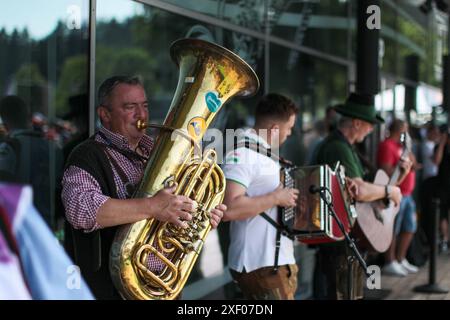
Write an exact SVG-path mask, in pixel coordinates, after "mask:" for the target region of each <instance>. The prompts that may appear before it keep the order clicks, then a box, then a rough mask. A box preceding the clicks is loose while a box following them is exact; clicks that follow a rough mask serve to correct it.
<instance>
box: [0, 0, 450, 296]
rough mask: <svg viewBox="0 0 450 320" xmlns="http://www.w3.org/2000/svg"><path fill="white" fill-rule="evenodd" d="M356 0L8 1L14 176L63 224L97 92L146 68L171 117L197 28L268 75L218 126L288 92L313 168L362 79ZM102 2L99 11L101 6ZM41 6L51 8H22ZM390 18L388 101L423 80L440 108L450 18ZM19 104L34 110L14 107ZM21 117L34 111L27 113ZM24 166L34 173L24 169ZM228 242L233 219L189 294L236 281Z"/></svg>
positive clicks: (6, 128) (162, 112)
mask: <svg viewBox="0 0 450 320" xmlns="http://www.w3.org/2000/svg"><path fill="white" fill-rule="evenodd" d="M356 5H357V0H320V1H319V0H316V1H313V0H309V1H306V0H305V1H304V0H202V1H198V0H183V1H179V0H166V1H162V0H138V1H131V0H71V1H68V0H59V1H33V2H30V1H23V0H22V1H20V0H19V1H14V2H9V3H8V5H5V4H2V5H0V6H1V8H2V10H0V97H1V98H2V106H1V108H2V110H3V109H5V112H6V113H4V114H3V113H2V114H1V118H2V127H1V136H2V139H3V140H2V141H4V140H5V139H9V138H10V137H11V138H14V139H15V140H14V141H15V142H17V143H18V144H21V145H22V146H21V149H20V152H19V153H18V154H17V150H16V153H14V154H13V155H11V150H9V149H11V148H9V149H8V147H5V144H4V143H3V144H1V145H0V146H2V149H0V154H1V155H2V157H3V158H1V159H0V165H1V166H2V168H1V174H2V179H4V180H8V179H9V180H15V179H16V178H18V177H20V181H21V182H26V183H31V184H32V186H33V187H34V192H35V199H36V201H38V202H39V203H37V206H38V208H39V209H40V211H41V213H42V214H43V215H44V216H45V218H46V220H47V222H48V223H49V225H50V226H51V227H52V228H53V229H54V230H55V231H59V230H61V226H60V221H61V217H62V214H63V213H62V209H61V204H60V201H59V198H60V190H59V182H60V179H61V173H62V168H63V163H64V160H65V158H66V157H67V155H68V153H69V152H70V151H71V150H72V149H73V147H74V146H75V145H76V144H77V143H79V142H80V141H82V140H83V139H85V138H86V137H87V136H88V133H89V132H91V133H92V132H94V130H95V129H96V127H97V126H98V121H97V119H96V118H95V103H96V101H95V98H94V97H95V95H96V89H97V88H98V86H99V84H100V83H101V82H102V81H103V80H104V79H106V78H107V77H109V76H112V75H117V74H129V75H140V76H141V77H142V79H143V81H144V84H145V89H146V92H147V95H148V98H149V102H150V121H151V122H154V123H162V121H163V120H164V118H165V116H166V114H167V110H168V107H169V105H170V102H171V100H172V97H173V95H174V92H175V88H176V85H177V81H178V68H177V66H176V65H175V64H174V63H173V62H172V61H171V58H170V54H169V48H170V45H171V43H172V42H173V41H175V40H177V39H179V38H185V37H191V38H200V39H204V40H208V41H211V42H214V43H217V44H220V45H222V46H224V47H226V48H228V49H230V50H232V51H234V52H235V53H237V54H238V55H239V56H241V57H242V58H243V59H244V60H246V61H247V62H248V63H249V64H250V65H251V66H252V67H253V68H254V70H255V71H256V73H257V74H258V76H259V78H260V81H261V89H260V91H259V92H258V94H257V95H256V96H255V97H253V98H249V99H234V100H232V101H231V102H230V103H229V104H228V105H227V106H226V107H225V108H224V109H223V110H222V111H221V113H220V114H219V115H218V117H217V119H216V121H215V122H214V124H213V125H212V126H213V127H215V128H219V129H220V130H224V129H225V128H238V127H242V126H247V125H252V123H253V110H254V107H255V105H256V102H257V100H258V98H259V97H260V96H262V95H263V94H265V93H268V92H278V93H282V94H285V95H287V96H289V97H290V98H292V99H293V100H294V101H295V102H296V103H297V104H298V105H299V106H300V111H299V114H298V121H297V123H296V127H295V130H294V134H293V135H292V136H291V137H290V139H289V140H288V141H287V143H286V146H285V148H284V150H282V151H283V153H284V154H285V155H286V156H287V157H288V158H290V159H292V160H293V161H294V162H295V163H296V164H298V165H303V164H305V163H306V155H307V153H308V147H309V145H310V143H311V141H313V140H314V137H315V136H316V135H317V134H316V132H315V130H316V125H317V121H318V120H320V119H322V118H323V117H324V115H325V110H326V108H327V107H328V106H330V105H333V104H335V103H339V102H342V101H343V100H344V99H345V97H346V96H347V94H348V92H349V91H350V90H351V88H352V87H353V86H354V78H355V75H354V71H355V61H356V59H355V52H356V43H355V39H356V29H355V28H356ZM92 6H95V10H90V8H91V7H92ZM33 10H36V12H37V11H38V10H39V12H40V14H38V15H32V16H30V15H25V13H24V16H21V12H30V11H33ZM41 13H42V14H41ZM30 17H31V18H30ZM381 17H382V27H381V32H380V34H381V38H382V39H381V42H380V43H381V50H380V62H381V71H382V74H381V79H382V81H381V90H382V91H381V93H380V95H379V96H378V97H377V104H378V107H379V108H380V109H381V110H382V111H384V112H390V111H392V110H393V109H394V108H396V104H397V106H399V105H400V104H401V103H400V102H397V100H398V99H399V97H401V94H402V93H401V92H402V91H401V90H402V89H401V88H402V85H403V84H404V83H406V84H409V85H411V84H416V85H418V84H420V85H421V87H420V89H418V90H419V91H418V92H419V94H418V96H419V98H418V106H417V109H418V112H419V113H420V110H425V111H424V113H429V109H427V108H426V107H424V106H425V105H424V104H426V103H428V104H431V103H433V104H435V103H439V98H440V97H441V95H440V90H439V87H440V83H441V81H442V60H441V55H442V54H443V53H445V50H444V48H446V47H447V43H446V40H445V39H446V37H447V35H446V33H447V28H446V25H447V20H446V18H444V17H443V16H442V15H441V14H440V13H439V12H437V11H436V10H435V11H433V12H431V13H430V14H428V15H424V14H423V13H422V12H420V11H419V9H418V7H417V6H413V5H412V4H411V2H407V1H397V0H382V1H381ZM91 22H92V23H93V24H92V25H90V23H91ZM410 56H417V57H418V59H419V78H418V79H412V78H410V76H409V73H408V65H407V61H408V57H410ZM93 61H95V63H92V62H93ZM89 62H91V63H89ZM419 82H420V83H419ZM396 88H397V89H396ZM398 88H400V89H398ZM422 92H423V93H422ZM430 95H431V96H432V97H431V98H430ZM9 96H13V98H11V97H9ZM422 96H424V97H426V98H420V97H422ZM7 97H9V98H8V99H6V98H7ZM424 101H425V102H424ZM11 108H12V109H13V110H19V108H22V109H20V110H23V112H20V114H19V113H18V112H11V111H9V113H8V109H9V110H11ZM397 110H398V107H397ZM400 112H403V110H400ZM8 114H9V115H8ZM10 114H14V116H10ZM21 116H23V117H25V118H24V119H17V118H20V117H21ZM18 125H19V126H18ZM150 133H151V134H154V133H153V132H150ZM13 151H14V150H13ZM8 157H15V158H14V159H16V158H17V160H14V161H15V162H14V163H16V164H17V165H16V166H11V165H8V164H11V163H12V162H11V161H10V159H11V158H8ZM20 170H22V171H23V172H25V173H23V174H22V172H21V173H20V174H19V175H18V174H17V173H18V172H19V171H20ZM31 172H33V173H37V174H30V173H31ZM41 175H42V177H41ZM227 241H228V240H227V224H226V223H224V224H222V225H221V227H220V228H219V230H217V231H213V232H212V233H211V235H210V237H209V238H208V242H207V243H206V245H205V248H204V250H203V253H202V256H201V258H200V261H199V263H198V264H197V266H196V270H195V271H194V273H193V275H192V277H191V278H190V280H189V283H188V286H187V288H186V290H185V293H184V298H187V299H196V298H201V297H204V296H206V295H208V294H210V293H211V292H214V291H215V290H216V289H218V288H221V287H223V285H224V284H226V283H228V282H229V281H230V276H229V274H228V272H227V268H226V265H227V253H226V247H227ZM227 294H228V295H229V297H234V296H233V294H234V293H227ZM227 297H228V296H227Z"/></svg>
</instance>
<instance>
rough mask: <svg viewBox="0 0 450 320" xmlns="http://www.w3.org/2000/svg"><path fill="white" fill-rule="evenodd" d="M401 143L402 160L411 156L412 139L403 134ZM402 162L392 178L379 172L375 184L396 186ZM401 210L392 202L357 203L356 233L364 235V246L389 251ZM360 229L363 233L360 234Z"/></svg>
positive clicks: (379, 250)
mask: <svg viewBox="0 0 450 320" xmlns="http://www.w3.org/2000/svg"><path fill="white" fill-rule="evenodd" d="M400 141H401V143H402V145H403V151H402V155H401V157H400V158H401V159H402V158H405V157H407V156H409V150H410V141H411V140H410V137H409V135H408V134H406V133H402V135H401V137H400ZM401 170H402V169H401V168H400V161H399V163H398V164H397V165H396V167H395V169H394V172H393V174H392V176H391V177H390V178H389V176H388V175H387V174H386V172H384V171H383V170H381V169H380V170H378V171H377V173H376V175H375V179H374V181H373V183H374V184H379V185H387V184H388V185H395V184H396V183H397V181H398V178H399V177H400V174H401ZM399 210H400V206H394V204H393V202H392V200H391V201H389V203H387V204H386V203H383V201H382V200H378V201H374V202H357V203H356V212H357V213H358V218H357V219H356V226H355V227H356V228H357V229H356V230H357V231H356V232H357V233H362V234H363V239H362V240H361V242H362V244H361V245H362V246H365V247H368V249H369V250H375V251H378V252H385V251H386V250H387V249H389V246H390V245H391V242H392V237H393V234H394V221H395V217H396V215H397V213H398V211H399ZM358 228H359V230H360V231H361V232H358Z"/></svg>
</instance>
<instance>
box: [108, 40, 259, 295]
mask: <svg viewBox="0 0 450 320" xmlns="http://www.w3.org/2000/svg"><path fill="white" fill-rule="evenodd" d="M170 53H171V57H172V60H173V61H175V63H176V64H177V65H178V66H179V69H180V73H179V79H178V86H177V89H176V92H175V96H174V98H173V100H172V103H171V106H170V109H169V113H168V115H167V117H166V119H165V120H164V125H162V126H159V127H160V129H161V132H160V134H159V136H158V138H157V139H156V142H155V146H154V149H153V151H152V156H151V158H150V160H149V162H148V165H147V168H146V170H145V172H144V176H143V179H142V181H141V184H140V186H139V188H138V190H137V191H136V193H135V194H134V197H151V196H152V195H154V194H156V193H157V192H158V191H159V190H161V189H162V188H164V187H167V186H170V185H172V184H173V183H177V188H176V191H175V193H176V194H179V195H185V196H187V197H189V198H191V199H193V200H195V201H196V202H197V203H198V208H197V209H196V212H194V213H193V215H192V216H193V218H192V220H191V221H189V223H188V225H189V227H188V228H187V229H182V228H179V227H176V226H174V225H173V224H171V223H167V222H160V221H157V220H155V219H147V220H143V221H139V222H136V223H132V224H128V225H125V226H122V227H120V228H119V230H118V232H117V234H116V237H115V239H114V242H113V244H112V247H111V257H110V272H111V277H112V279H113V282H114V284H115V286H116V288H117V289H118V291H119V292H120V294H121V295H122V297H123V298H125V299H175V298H176V297H177V296H178V294H179V293H180V291H181V290H182V288H183V286H184V284H185V283H186V281H187V279H188V277H189V274H190V272H191V270H192V268H193V266H194V264H195V261H196V260H197V257H198V255H199V253H200V251H201V249H202V247H203V244H204V241H205V239H206V236H207V235H208V233H209V230H210V229H211V225H210V220H209V219H210V217H209V211H210V209H212V208H214V207H215V206H216V205H218V204H220V203H222V200H223V197H224V192H225V177H224V175H223V172H222V170H221V169H220V168H219V166H218V165H217V155H216V153H215V151H214V150H212V149H209V150H208V151H206V152H205V153H204V154H202V152H201V151H200V152H198V150H199V149H200V147H199V144H198V142H200V140H201V139H202V137H203V135H204V133H205V131H206V129H207V128H208V126H209V125H210V123H211V121H212V120H213V119H214V116H215V115H216V114H217V112H219V110H220V108H221V107H222V106H223V105H224V104H225V103H226V102H227V101H228V100H229V99H230V98H232V97H233V96H250V95H253V94H254V93H256V91H257V90H258V88H259V80H258V77H257V76H256V74H255V72H254V71H253V70H252V68H251V67H250V66H249V65H248V64H247V63H245V62H244V61H243V60H242V59H241V58H239V57H238V56H237V55H235V54H234V53H233V52H231V51H229V50H227V49H225V48H222V47H220V46H218V45H215V44H212V43H209V42H206V41H202V40H197V39H181V40H178V41H176V42H174V43H173V44H172V46H171V48H170ZM136 125H137V127H138V128H139V129H145V128H146V127H149V126H152V125H149V124H147V123H146V122H145V121H142V120H141V121H138V123H137V124H136ZM151 255H153V256H156V257H157V259H159V260H160V261H161V262H163V265H164V267H163V268H162V270H161V271H159V272H153V271H152V270H149V269H148V267H147V259H148V258H149V256H151Z"/></svg>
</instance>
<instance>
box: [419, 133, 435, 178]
mask: <svg viewBox="0 0 450 320" xmlns="http://www.w3.org/2000/svg"><path fill="white" fill-rule="evenodd" d="M434 146H435V143H434V142H433V141H430V140H425V141H424V143H423V144H422V163H423V179H426V178H428V177H434V176H436V175H437V174H438V166H437V165H436V164H435V163H434V162H433V154H434Z"/></svg>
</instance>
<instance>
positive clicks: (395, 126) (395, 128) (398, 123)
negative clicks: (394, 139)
mask: <svg viewBox="0 0 450 320" xmlns="http://www.w3.org/2000/svg"><path fill="white" fill-rule="evenodd" d="M405 124H406V121H405V120H402V119H398V118H397V119H394V120H393V121H392V123H391V124H390V126H389V132H390V133H391V134H392V133H394V132H400V129H401V128H402V127H403V126H404V125H405Z"/></svg>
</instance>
